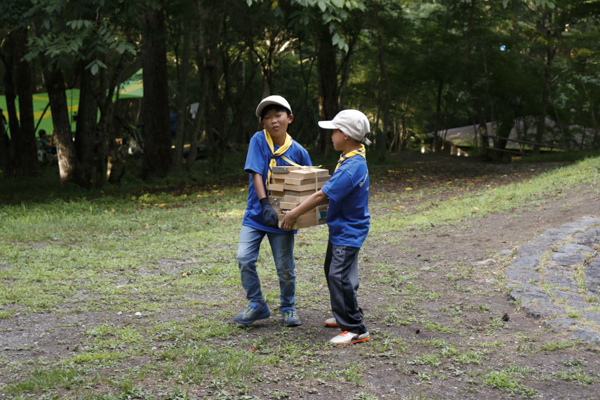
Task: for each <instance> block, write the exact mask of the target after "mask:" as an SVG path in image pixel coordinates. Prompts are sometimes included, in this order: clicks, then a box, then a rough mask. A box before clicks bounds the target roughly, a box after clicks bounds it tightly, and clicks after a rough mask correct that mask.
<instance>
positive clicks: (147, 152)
mask: <svg viewBox="0 0 600 400" xmlns="http://www.w3.org/2000/svg"><path fill="white" fill-rule="evenodd" d="M141 21H142V33H143V36H142V67H143V68H144V72H143V79H144V99H143V103H142V104H143V118H144V136H145V141H146V142H145V143H146V145H145V149H144V158H143V160H142V170H141V172H140V176H141V177H142V178H143V179H148V178H150V177H153V176H158V177H164V176H167V175H168V174H169V172H170V171H171V167H172V152H171V130H170V121H169V87H168V81H167V49H166V42H165V34H166V30H165V15H164V10H163V9H161V8H154V9H153V8H151V7H146V8H145V9H144V10H143V12H142V15H141Z"/></svg>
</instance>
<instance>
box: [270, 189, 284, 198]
mask: <svg viewBox="0 0 600 400" xmlns="http://www.w3.org/2000/svg"><path fill="white" fill-rule="evenodd" d="M271 196H276V197H283V196H285V192H284V191H283V190H271Z"/></svg>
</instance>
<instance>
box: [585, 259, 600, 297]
mask: <svg viewBox="0 0 600 400" xmlns="http://www.w3.org/2000/svg"><path fill="white" fill-rule="evenodd" d="M585 280H586V282H588V283H589V284H596V285H600V258H596V259H595V260H594V261H592V263H591V264H590V265H588V267H587V268H586V269H585ZM589 290H592V291H593V292H597V290H593V289H589Z"/></svg>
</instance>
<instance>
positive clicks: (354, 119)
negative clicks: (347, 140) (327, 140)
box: [319, 110, 371, 146]
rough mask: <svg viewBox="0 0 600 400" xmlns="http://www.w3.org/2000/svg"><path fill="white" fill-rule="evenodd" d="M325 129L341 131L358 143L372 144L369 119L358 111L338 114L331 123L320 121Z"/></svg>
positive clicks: (320, 124) (346, 111)
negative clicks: (368, 135)
mask: <svg viewBox="0 0 600 400" xmlns="http://www.w3.org/2000/svg"><path fill="white" fill-rule="evenodd" d="M319 126H320V127H321V128H323V129H339V130H340V131H342V132H344V133H345V134H346V135H348V136H350V137H351V138H352V139H354V140H356V141H357V142H361V143H364V144H366V145H367V146H368V145H370V144H371V141H370V140H369V139H367V134H368V133H369V132H370V131H371V128H370V125H369V119H368V118H367V116H366V115H365V114H363V113H361V112H360V111H358V110H343V111H340V112H339V113H337V115H336V116H335V117H333V119H332V120H331V121H319Z"/></svg>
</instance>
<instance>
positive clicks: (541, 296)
mask: <svg viewBox="0 0 600 400" xmlns="http://www.w3.org/2000/svg"><path fill="white" fill-rule="evenodd" d="M508 296H509V297H510V299H511V300H515V301H521V302H524V303H530V302H533V301H545V302H547V301H550V300H551V299H550V296H548V295H547V294H546V293H543V292H541V291H540V290H539V289H537V290H531V289H514V290H513V291H511V292H510V294H509V295H508Z"/></svg>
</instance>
